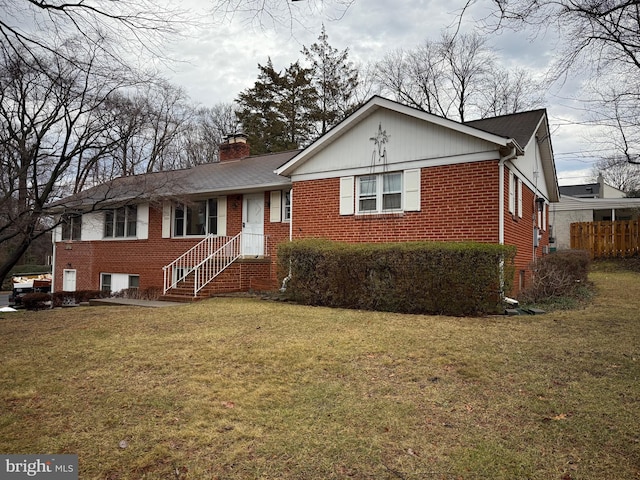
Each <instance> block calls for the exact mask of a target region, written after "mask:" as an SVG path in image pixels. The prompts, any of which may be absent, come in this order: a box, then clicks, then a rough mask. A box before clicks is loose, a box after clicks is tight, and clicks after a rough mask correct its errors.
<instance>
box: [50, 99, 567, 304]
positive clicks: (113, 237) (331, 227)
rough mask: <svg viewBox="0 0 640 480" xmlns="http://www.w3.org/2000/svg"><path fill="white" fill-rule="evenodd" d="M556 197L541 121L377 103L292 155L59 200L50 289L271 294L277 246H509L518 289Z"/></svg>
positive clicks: (236, 145) (235, 158) (542, 243)
mask: <svg viewBox="0 0 640 480" xmlns="http://www.w3.org/2000/svg"><path fill="white" fill-rule="evenodd" d="M558 197H559V195H558V186H557V179H556V171H555V165H554V159H553V151H552V148H551V141H550V132H549V126H548V122H547V116H546V111H545V110H535V111H531V112H524V113H519V114H514V115H507V116H502V117H495V118H490V119H483V120H478V121H474V122H467V123H465V124H461V123H458V122H454V121H451V120H447V119H444V118H441V117H437V116H435V115H431V114H428V113H425V112H423V111H420V110H416V109H413V108H410V107H407V106H404V105H401V104H398V103H395V102H392V101H389V100H386V99H383V98H380V97H373V98H372V99H371V100H369V101H368V102H367V103H366V104H364V105H363V106H362V107H361V108H359V109H358V110H357V111H356V112H355V113H353V114H352V115H351V116H349V117H348V118H347V119H345V120H344V121H343V122H342V123H340V124H339V125H337V126H336V127H335V128H333V129H332V130H330V131H329V132H328V133H327V134H325V135H324V136H323V137H321V138H320V139H318V140H317V141H315V142H314V143H313V144H311V145H310V146H309V147H307V148H306V149H304V150H301V151H291V152H282V153H278V154H272V155H260V156H249V146H248V145H247V144H246V141H245V139H244V138H243V137H242V136H240V137H232V138H230V139H229V140H228V141H227V142H226V143H225V144H224V145H222V146H221V154H220V162H219V163H215V164H207V165H201V166H198V167H194V168H192V169H188V170H180V171H175V172H160V173H154V174H147V175H142V176H138V177H125V178H122V179H117V180H115V181H113V182H110V183H109V184H106V185H101V186H99V187H96V188H94V189H91V190H87V191H86V192H83V193H82V194H80V195H78V196H77V197H70V198H69V199H65V200H64V201H62V202H60V203H59V205H58V208H59V209H64V212H65V213H64V219H65V222H64V223H63V224H62V225H61V226H60V227H58V228H57V230H56V232H55V235H54V262H55V263H54V285H53V289H54V291H60V290H75V289H78V290H81V289H99V288H100V289H104V290H107V289H108V290H112V291H117V290H120V289H123V288H128V287H133V288H140V289H144V288H150V287H157V288H162V289H163V291H164V290H166V291H167V293H168V294H171V293H175V294H179V293H183V294H186V295H188V296H191V297H193V296H194V295H198V296H207V295H210V294H214V293H222V292H230V291H246V290H249V289H267V288H276V287H277V278H276V273H277V272H276V247H277V244H278V243H280V242H283V241H287V240H288V239H290V238H291V239H297V238H304V237H324V238H329V239H333V240H340V241H350V242H390V241H411V240H447V241H459V240H476V241H480V242H489V243H504V244H512V245H516V246H517V248H518V254H517V256H516V266H517V278H516V283H515V285H516V290H518V289H521V288H522V287H523V286H525V285H526V283H527V281H528V278H529V276H530V273H529V265H530V263H531V262H532V261H533V260H535V258H537V257H539V256H541V255H544V254H546V253H547V252H548V241H549V235H548V230H549V222H548V211H549V208H548V206H549V203H550V202H557V201H558Z"/></svg>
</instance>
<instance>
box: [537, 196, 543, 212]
mask: <svg viewBox="0 0 640 480" xmlns="http://www.w3.org/2000/svg"><path fill="white" fill-rule="evenodd" d="M536 205H537V206H538V211H539V212H541V211H542V210H543V208H544V198H542V197H538V198H536Z"/></svg>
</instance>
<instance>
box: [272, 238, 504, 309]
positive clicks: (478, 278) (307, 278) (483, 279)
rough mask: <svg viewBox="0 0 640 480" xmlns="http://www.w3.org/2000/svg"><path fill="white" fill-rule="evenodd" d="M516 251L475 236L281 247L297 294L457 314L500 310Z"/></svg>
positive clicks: (350, 304)
mask: <svg viewBox="0 0 640 480" xmlns="http://www.w3.org/2000/svg"><path fill="white" fill-rule="evenodd" d="M514 256H515V247H511V246H504V245H493V244H484V243H473V242H463V243H456V242H405V243H383V244H371V243H358V244H348V243H340V242H331V241H328V240H322V239H306V240H297V241H294V242H289V243H283V244H281V245H279V247H278V261H279V276H280V279H281V280H283V279H284V278H285V277H286V276H287V275H288V274H289V271H291V278H290V279H289V280H288V281H287V282H286V290H285V292H284V293H285V297H286V298H288V299H290V300H292V301H296V302H299V303H304V304H309V305H322V306H330V307H341V308H354V309H363V310H379V311H389V312H399V313H421V314H443V315H456V316H462V315H482V314H488V313H495V312H498V311H500V306H501V301H502V292H503V291H507V292H508V291H510V289H511V284H512V282H513V272H514V267H513V259H514ZM501 264H504V275H502V271H501ZM289 269H291V270H289ZM503 277H504V279H505V284H504V286H503V287H502V288H501V282H502V278H503Z"/></svg>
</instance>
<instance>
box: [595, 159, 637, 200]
mask: <svg viewBox="0 0 640 480" xmlns="http://www.w3.org/2000/svg"><path fill="white" fill-rule="evenodd" d="M592 174H593V178H594V179H595V178H597V177H598V176H599V175H602V178H603V179H604V181H605V182H606V183H607V184H608V185H611V186H612V187H615V188H617V189H618V190H622V191H623V192H624V193H626V194H627V195H629V194H632V193H633V192H636V191H638V190H640V166H638V165H633V164H631V163H629V162H628V161H627V159H626V158H625V157H607V158H602V159H600V160H598V161H597V162H596V163H595V164H594V166H593V172H592Z"/></svg>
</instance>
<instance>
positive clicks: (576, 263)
mask: <svg viewBox="0 0 640 480" xmlns="http://www.w3.org/2000/svg"><path fill="white" fill-rule="evenodd" d="M590 264H591V259H590V257H589V253H588V252H586V251H584V250H560V251H557V252H555V253H552V254H550V255H546V256H544V257H541V258H539V259H538V260H537V261H536V262H535V264H534V265H533V266H532V269H533V279H532V282H531V286H530V287H529V288H528V289H526V290H525V291H523V292H522V294H521V295H520V298H521V299H522V300H524V301H531V302H539V301H542V300H549V299H552V298H559V297H571V296H574V295H575V294H576V291H577V289H578V288H579V287H581V286H583V285H585V284H586V283H587V276H588V274H589V266H590Z"/></svg>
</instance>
